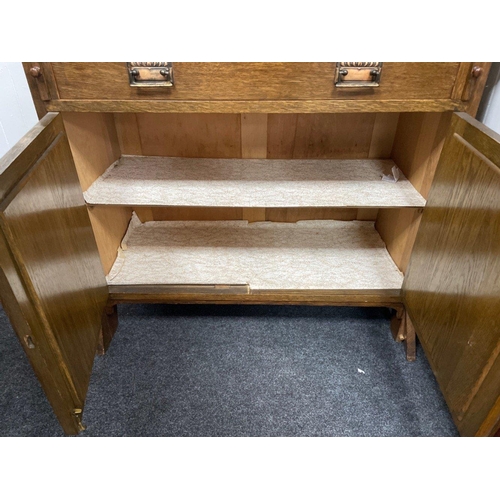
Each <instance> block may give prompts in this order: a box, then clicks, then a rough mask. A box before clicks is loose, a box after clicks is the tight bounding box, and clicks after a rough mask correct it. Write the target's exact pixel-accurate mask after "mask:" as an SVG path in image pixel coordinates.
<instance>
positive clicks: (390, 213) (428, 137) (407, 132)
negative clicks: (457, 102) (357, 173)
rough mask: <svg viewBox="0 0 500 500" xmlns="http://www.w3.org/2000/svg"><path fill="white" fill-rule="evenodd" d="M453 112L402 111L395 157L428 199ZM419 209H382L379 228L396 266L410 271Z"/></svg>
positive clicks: (399, 165)
mask: <svg viewBox="0 0 500 500" xmlns="http://www.w3.org/2000/svg"><path fill="white" fill-rule="evenodd" d="M450 120H451V113H401V114H400V116H399V120H398V126H397V130H396V136H395V138H394V146H393V150H392V158H393V159H394V161H395V163H396V164H397V165H398V167H399V168H400V169H401V170H402V171H403V173H404V174H405V176H406V177H407V178H408V179H409V180H410V181H411V183H412V184H413V186H414V187H415V188H416V189H417V191H419V192H420V194H421V195H422V196H423V197H424V198H426V197H427V194H428V192H429V189H430V186H431V184H432V180H433V178H434V172H435V170H436V167H437V164H438V161H439V155H440V154H441V151H442V148H443V144H444V138H445V135H446V133H447V131H448V128H449V124H450ZM420 215H421V211H420V210H419V209H406V208H405V209H382V210H380V211H379V214H378V217H377V230H378V231H379V233H380V235H381V237H382V239H383V240H384V242H385V244H386V245H387V249H388V251H389V253H390V254H391V257H392V258H393V260H394V262H395V263H396V265H397V266H398V267H399V269H400V270H401V271H403V272H405V271H406V268H407V266H408V262H409V259H410V254H411V251H412V248H413V244H414V242H415V237H416V235H417V230H418V225H419V223H420Z"/></svg>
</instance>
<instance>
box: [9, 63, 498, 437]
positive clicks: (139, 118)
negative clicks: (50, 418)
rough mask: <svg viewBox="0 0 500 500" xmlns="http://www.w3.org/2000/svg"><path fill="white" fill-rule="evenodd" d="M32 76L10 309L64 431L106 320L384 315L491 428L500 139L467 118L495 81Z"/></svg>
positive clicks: (63, 67)
mask: <svg viewBox="0 0 500 500" xmlns="http://www.w3.org/2000/svg"><path fill="white" fill-rule="evenodd" d="M342 64H348V63H342ZM370 64H376V63H370ZM25 68H26V72H27V77H28V81H29V83H30V87H31V89H32V92H33V96H34V99H35V102H36V104H37V109H38V112H39V114H40V116H43V117H42V118H41V121H40V122H39V124H38V125H37V126H35V127H34V129H33V130H32V131H31V132H30V133H29V134H27V136H25V137H24V138H23V139H22V140H21V141H20V143H19V144H18V145H16V146H15V147H14V148H13V149H12V150H11V151H10V152H9V153H8V154H7V155H6V156H5V157H4V158H2V160H0V162H1V163H0V180H1V189H0V228H1V231H0V236H1V240H0V250H1V251H0V258H1V269H2V272H1V274H0V291H1V294H2V302H3V304H4V307H5V309H6V311H7V313H8V315H9V317H10V319H11V322H12V324H13V326H14V329H15V330H16V332H17V334H18V336H19V338H20V340H21V343H22V344H23V347H24V349H25V351H26V353H27V355H28V357H29V359H30V361H31V363H32V365H33V368H34V370H35V371H36V373H37V375H38V377H39V379H40V381H41V383H42V386H43V388H44V390H45V392H46V394H47V397H48V399H49V401H50V402H51V404H52V406H53V408H54V411H55V413H56V415H57V417H58V418H59V421H60V422H61V425H62V426H63V428H64V430H65V431H66V432H67V433H68V434H74V433H76V432H78V431H79V430H80V429H81V427H82V423H81V417H82V412H83V406H84V400H85V394H86V390H87V385H88V381H89V377H90V372H91V368H92V360H93V356H94V353H95V351H96V349H99V350H100V351H104V350H105V349H106V347H107V345H109V342H110V341H111V338H112V336H113V333H114V329H115V327H116V307H115V305H116V304H117V303H118V302H172V303H211V304H228V303H248V304H314V305H339V306H340V305H357V306H385V307H391V308H393V309H395V311H396V316H395V319H394V321H393V326H394V335H395V338H396V339H397V340H400V341H405V342H406V344H407V355H408V358H409V359H411V358H412V357H413V356H414V348H415V330H416V332H417V335H418V336H419V338H420V341H421V342H422V345H423V347H424V349H425V352H426V355H427V356H428V358H429V361H430V363H431V366H432V368H433V370H434V372H435V374H436V377H437V379H438V381H439V383H440V386H441V389H442V391H443V394H444V396H445V398H446V400H447V402H448V405H449V407H450V410H451V412H452V415H453V416H454V418H455V422H456V424H457V427H458V428H459V430H460V432H461V433H462V434H464V435H490V434H494V433H495V432H496V431H497V430H498V427H499V425H500V403H499V402H498V401H500V399H498V398H499V395H500V361H498V353H499V352H500V325H499V322H498V318H497V316H498V310H500V307H499V306H500V303H499V300H500V299H499V288H500V287H499V285H500V282H499V275H500V265H499V263H498V262H499V259H498V257H499V253H500V206H499V204H498V200H499V199H500V173H499V168H498V165H500V139H499V137H498V136H497V135H496V134H494V133H492V132H491V131H488V130H486V129H485V128H484V127H483V126H482V125H480V124H479V123H478V122H476V121H475V120H474V119H473V118H471V117H470V116H469V115H467V114H465V113H464V112H463V111H468V112H469V113H474V112H475V108H477V105H478V102H479V97H480V94H481V92H482V88H483V86H484V82H485V78H486V76H487V71H488V68H489V65H488V64H487V63H425V64H424V63H384V64H383V66H382V73H381V75H380V82H377V83H378V86H373V85H371V86H370V85H369V86H366V87H352V88H351V87H347V88H344V87H342V86H338V87H337V86H336V85H335V78H337V77H336V68H337V66H336V64H335V63H308V64H302V63H300V64H299V63H297V64H285V63H272V64H271V63H252V64H249V63H245V64H243V63H241V64H233V63H231V64H229V63H227V64H222V63H221V64H215V63H173V65H172V69H173V76H174V78H173V80H174V82H173V86H159V87H155V86H152V87H140V86H139V87H138V86H134V85H131V83H133V82H132V80H130V79H129V77H130V74H129V68H128V67H127V65H126V64H125V63H109V64H107V63H26V64H25ZM473 68H474V70H473ZM337 69H338V68H337ZM155 71H156V70H155ZM337 76H338V75H337ZM170 77H171V74H169V78H170ZM47 110H48V111H49V113H47V114H45V112H46V111H47ZM455 110H458V111H462V113H458V114H457V113H454V112H453V111H455ZM443 144H444V148H443ZM395 180H397V182H395ZM415 240H416V241H415Z"/></svg>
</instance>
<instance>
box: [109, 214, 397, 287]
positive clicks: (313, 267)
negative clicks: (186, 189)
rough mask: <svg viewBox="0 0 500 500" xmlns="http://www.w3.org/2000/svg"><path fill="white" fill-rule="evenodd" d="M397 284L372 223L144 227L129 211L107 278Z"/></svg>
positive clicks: (134, 282)
mask: <svg viewBox="0 0 500 500" xmlns="http://www.w3.org/2000/svg"><path fill="white" fill-rule="evenodd" d="M402 282H403V275H402V273H401V272H400V271H399V269H398V268H397V266H396V265H395V264H394V262H393V261H392V259H391V257H390V255H389V254H388V252H387V250H386V248H385V245H384V243H383V241H382V239H381V238H380V236H379V234H378V232H377V231H376V230H375V228H374V224H373V222H362V221H349V222H345V221H332V220H327V221H300V222H297V223H294V224H290V223H275V222H258V223H252V224H249V223H248V222H246V221H209V222H205V221H204V222H198V221H183V222H170V221H169V222H167V221H165V222H163V221H162V222H146V223H144V224H143V223H141V222H140V220H139V219H138V218H137V216H136V215H135V214H134V216H133V218H132V221H131V223H130V227H129V229H128V231H127V234H126V235H125V238H124V240H123V242H122V246H121V248H120V250H119V252H118V257H117V259H116V261H115V263H114V265H113V267H112V269H111V271H110V273H109V275H108V284H109V285H110V286H112V287H115V288H116V287H119V286H122V287H123V286H128V287H137V286H144V287H151V286H153V285H159V286H163V287H165V286H166V285H173V286H177V287H180V288H179V291H183V292H184V293H186V291H189V290H193V292H194V291H196V289H197V290H198V292H200V293H201V290H202V288H203V287H208V288H207V289H206V290H208V292H209V293H218V294H221V293H223V290H224V289H225V288H226V287H224V285H232V287H230V288H231V289H232V290H235V291H237V293H240V294H254V293H265V292H266V291H274V292H277V291H288V292H294V293H295V292H297V291H300V290H304V291H307V290H309V291H319V292H320V293H321V291H337V290H345V291H355V290H359V291H380V292H382V291H385V292H388V291H389V292H391V293H392V292H393V295H397V294H399V290H400V289H401V285H402ZM214 285H215V286H214ZM221 285H222V286H221ZM211 286H212V288H210V287H211ZM193 287H194V288H193ZM211 291H212V292H211Z"/></svg>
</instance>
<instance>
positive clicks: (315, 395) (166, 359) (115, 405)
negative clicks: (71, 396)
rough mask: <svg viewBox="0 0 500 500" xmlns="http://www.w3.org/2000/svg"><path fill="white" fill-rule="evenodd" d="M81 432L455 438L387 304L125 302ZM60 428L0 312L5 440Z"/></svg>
mask: <svg viewBox="0 0 500 500" xmlns="http://www.w3.org/2000/svg"><path fill="white" fill-rule="evenodd" d="M119 315H120V326H119V328H118V332H117V335H116V337H115V339H114V341H113V343H112V344H111V348H110V350H109V352H108V354H107V355H106V356H104V357H98V358H96V361H95V365H94V371H93V373H92V378H91V381H90V388H89V393H88V397H87V403H86V408H85V412H84V423H85V424H86V425H87V430H86V431H85V432H84V433H83V434H82V436H455V435H457V431H456V428H455V426H454V424H453V421H452V419H451V416H450V414H449V412H448V409H447V407H446V404H445V402H444V400H443V397H442V395H441V393H440V391H439V388H438V386H437V383H436V380H435V378H434V376H433V374H432V372H431V370H430V367H429V365H428V363H427V361H426V359H425V357H424V354H423V352H422V350H421V349H420V347H419V350H418V358H417V361H416V362H415V363H408V362H406V360H405V357H404V350H403V346H402V345H401V344H396V343H395V342H394V341H393V340H392V337H391V334H390V331H389V311H388V310H387V309H373V308H349V307H344V308H334V307H295V306H286V307H285V306H195V305H191V306H169V305H122V306H119ZM60 435H62V431H61V429H60V427H59V425H58V422H57V420H56V418H55V417H54V415H53V414H52V410H51V408H50V405H49V404H48V402H47V401H46V400H45V397H44V394H43V392H42V390H41V388H40V386H39V384H38V381H37V380H36V378H35V375H34V374H33V372H32V370H31V368H30V366H29V363H28V361H27V358H26V357H25V355H24V352H23V350H22V348H21V346H20V344H19V342H18V340H17V337H15V335H14V333H13V332H12V329H11V327H10V324H9V323H8V320H7V318H6V316H5V313H4V312H3V311H2V310H1V309H0V436H60Z"/></svg>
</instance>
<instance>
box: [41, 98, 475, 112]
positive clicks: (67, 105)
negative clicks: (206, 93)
mask: <svg viewBox="0 0 500 500" xmlns="http://www.w3.org/2000/svg"><path fill="white" fill-rule="evenodd" d="M46 108H47V110H48V111H79V112H82V111H84V112H92V113H97V112H98V113H103V112H104V113H402V112H416V111H423V112H426V113H432V112H440V111H461V110H465V109H467V103H464V102H463V101H460V100H455V99H380V100H367V99H357V100H352V99H349V98H348V97H346V98H345V99H337V100H332V99H330V100H320V99H317V100H296V99H294V100H291V101H290V100H289V101H271V100H260V101H240V100H236V101H165V100H163V101H160V100H155V101H153V100H124V101H123V100H122V101H119V100H112V99H81V100H78V99H77V100H70V99H60V100H58V101H49V102H47V103H46Z"/></svg>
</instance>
